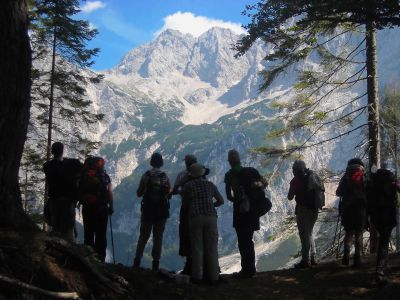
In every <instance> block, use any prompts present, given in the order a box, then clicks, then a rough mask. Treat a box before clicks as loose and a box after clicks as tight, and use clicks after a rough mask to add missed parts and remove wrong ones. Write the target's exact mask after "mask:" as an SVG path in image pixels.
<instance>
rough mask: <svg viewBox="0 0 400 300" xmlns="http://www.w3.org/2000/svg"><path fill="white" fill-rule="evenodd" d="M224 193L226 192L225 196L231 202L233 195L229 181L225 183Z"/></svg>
mask: <svg viewBox="0 0 400 300" xmlns="http://www.w3.org/2000/svg"><path fill="white" fill-rule="evenodd" d="M225 193H226V198H227V199H228V200H229V201H231V202H233V200H234V199H233V196H232V187H231V185H230V184H229V183H225Z"/></svg>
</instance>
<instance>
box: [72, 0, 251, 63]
mask: <svg viewBox="0 0 400 300" xmlns="http://www.w3.org/2000/svg"><path fill="white" fill-rule="evenodd" d="M254 2H255V0H213V1H212V0H101V1H94V0H90V1H82V5H81V9H82V12H81V13H80V14H79V15H78V16H77V17H78V18H80V19H86V20H88V21H89V22H90V23H91V24H92V26H94V27H96V28H97V30H98V31H99V34H98V36H97V37H96V38H95V39H94V40H93V41H91V42H90V44H89V47H99V48H100V49H101V52H100V54H99V55H98V56H97V57H96V59H95V64H94V66H93V68H94V69H95V70H104V69H109V68H111V67H113V66H115V65H116V64H117V63H118V62H119V60H120V59H121V57H122V56H123V55H124V54H125V53H126V52H128V51H129V50H131V49H132V48H135V47H137V46H138V45H140V44H143V43H146V42H150V41H151V40H152V39H154V37H155V36H156V35H157V34H158V33H159V32H161V31H162V30H164V29H167V28H172V29H176V30H180V31H182V32H185V33H191V34H193V35H197V36H198V35H199V34H201V33H202V32H204V31H206V30H207V29H208V28H209V27H211V26H213V25H218V26H222V27H228V28H231V29H233V30H234V31H236V32H241V30H242V29H241V28H240V25H241V24H246V23H248V19H247V18H246V17H244V16H242V15H241V12H242V11H243V10H244V8H245V6H246V5H247V4H252V3H254Z"/></svg>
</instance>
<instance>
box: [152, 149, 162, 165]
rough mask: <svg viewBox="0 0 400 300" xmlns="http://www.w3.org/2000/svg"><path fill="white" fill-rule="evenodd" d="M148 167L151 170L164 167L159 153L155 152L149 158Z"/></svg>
mask: <svg viewBox="0 0 400 300" xmlns="http://www.w3.org/2000/svg"><path fill="white" fill-rule="evenodd" d="M150 165H151V166H152V167H153V168H161V167H162V166H163V165H164V160H163V158H162V156H161V154H160V153H158V152H155V153H153V155H152V156H151V158H150Z"/></svg>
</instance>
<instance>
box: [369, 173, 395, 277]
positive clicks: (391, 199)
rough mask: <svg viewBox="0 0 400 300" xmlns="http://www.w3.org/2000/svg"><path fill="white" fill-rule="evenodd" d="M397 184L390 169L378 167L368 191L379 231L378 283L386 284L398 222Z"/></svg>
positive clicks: (373, 221) (373, 222) (371, 216)
mask: <svg viewBox="0 0 400 300" xmlns="http://www.w3.org/2000/svg"><path fill="white" fill-rule="evenodd" d="M397 192H400V186H398V185H397V182H396V176H395V175H394V174H393V172H391V171H390V170H388V169H378V170H377V171H376V173H373V174H371V186H370V189H369V193H368V215H369V216H370V220H371V223H372V224H373V226H374V228H376V230H377V231H378V233H379V239H378V251H377V259H376V278H375V279H376V283H377V284H379V285H382V284H386V283H387V280H386V278H385V274H384V271H385V268H386V259H387V255H388V252H389V242H390V235H391V233H392V230H393V228H394V227H395V226H396V224H397V218H396V208H397Z"/></svg>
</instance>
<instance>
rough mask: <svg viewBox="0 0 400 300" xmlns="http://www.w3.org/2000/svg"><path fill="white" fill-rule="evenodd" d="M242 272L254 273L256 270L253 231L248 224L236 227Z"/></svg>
mask: <svg viewBox="0 0 400 300" xmlns="http://www.w3.org/2000/svg"><path fill="white" fill-rule="evenodd" d="M235 229H236V234H237V238H238V247H239V252H240V257H241V265H242V272H244V273H248V274H251V275H253V274H254V273H255V272H256V266H255V260H256V259H255V252H254V242H253V233H254V230H253V229H251V228H250V227H248V226H242V227H236V228H235Z"/></svg>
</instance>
